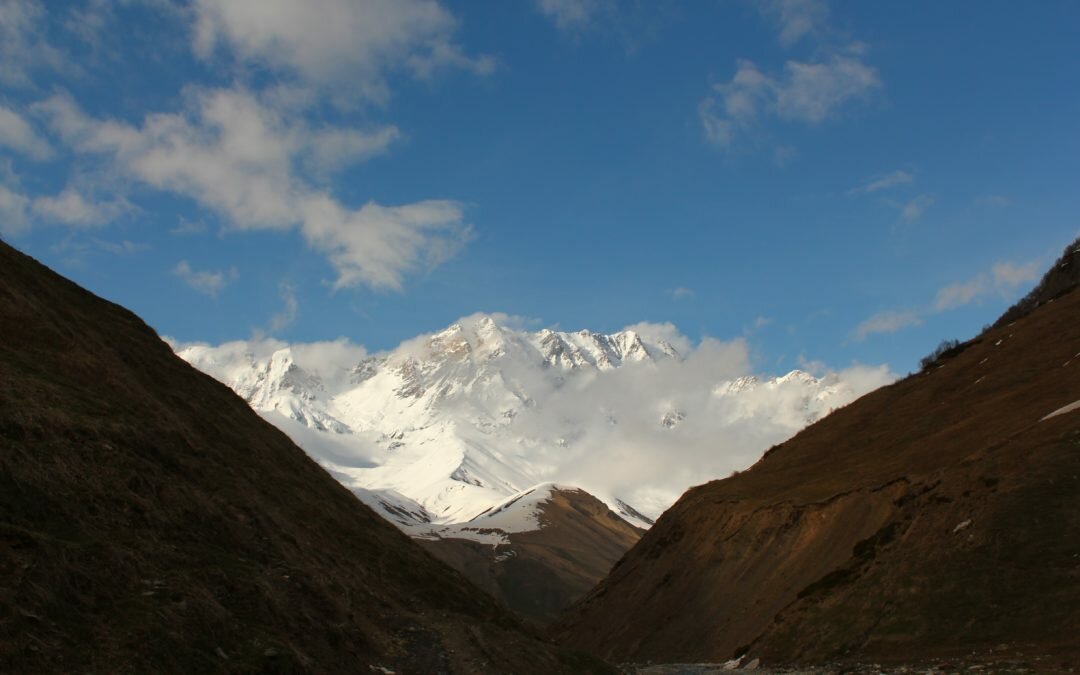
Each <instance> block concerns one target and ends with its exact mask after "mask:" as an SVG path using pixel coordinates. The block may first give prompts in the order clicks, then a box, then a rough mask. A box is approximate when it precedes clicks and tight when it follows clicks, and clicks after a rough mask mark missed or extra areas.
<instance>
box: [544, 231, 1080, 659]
mask: <svg viewBox="0 0 1080 675" xmlns="http://www.w3.org/2000/svg"><path fill="white" fill-rule="evenodd" d="M1073 248H1075V247H1073ZM1070 258H1071V253H1070V256H1067V257H1066V258H1065V259H1063V261H1062V262H1066V261H1068V260H1070ZM1062 262H1059V263H1058V265H1057V266H1055V271H1052V272H1051V275H1060V274H1062V273H1063V269H1064V268H1062V267H1061V265H1062ZM1048 278H1050V277H1049V275H1048ZM1054 278H1055V279H1056V278H1057V277H1056V276H1055V277H1054ZM1056 284H1057V281H1054V280H1053V279H1051V281H1049V282H1046V281H1044V284H1043V285H1042V287H1049V286H1050V285H1055V287H1054V288H1053V289H1051V290H1050V291H1048V296H1047V297H1042V296H1040V297H1038V298H1035V299H1034V300H1033V301H1032V303H1030V304H1031V305H1032V306H1031V307H1030V308H1029V309H1028V310H1026V312H1022V313H1021V314H1020V315H1018V316H1020V317H1021V318H1018V319H1017V320H1016V321H1015V323H1013V322H1008V321H1007V322H1004V323H1002V324H1000V325H998V326H997V327H995V328H992V329H990V330H988V331H986V332H985V333H983V334H982V335H981V336H980V337H979V338H977V339H976V340H973V341H971V342H969V343H966V344H965V345H962V346H961V347H962V348H959V349H956V350H954V351H952V352H950V354H948V355H947V356H946V357H943V358H941V359H939V360H938V361H937V362H936V363H934V364H933V365H932V366H931V367H930V368H929V369H928V370H927V371H926V372H925V373H922V374H919V375H915V376H912V377H909V378H907V379H905V380H903V381H901V382H897V383H896V384H893V385H891V386H889V387H885V388H883V389H880V390H878V391H876V392H874V393H872V394H869V395H867V396H865V397H863V398H862V399H860V400H858V401H856V402H855V403H853V404H851V405H849V406H847V407H846V408H843V409H841V410H839V411H836V412H834V413H833V414H832V415H830V416H829V417H827V418H825V419H824V420H822V421H821V422H818V423H817V424H814V425H812V426H811V427H809V428H807V429H805V430H804V431H803V432H801V433H800V434H798V435H797V436H796V437H795V438H793V439H791V440H790V441H788V442H786V443H784V444H782V445H780V446H778V447H776V448H774V449H773V450H772V451H770V452H769V453H767V455H766V456H765V457H764V458H763V459H762V460H761V461H759V462H758V463H757V464H756V465H755V466H754V467H753V468H751V469H750V470H748V471H746V472H743V473H741V474H739V475H736V476H733V477H730V478H727V479H724V480H719V481H715V482H712V483H709V484H707V485H702V486H700V487H697V488H694V489H692V490H690V491H688V492H687V493H686V494H685V495H684V496H683V497H682V498H681V499H680V500H679V502H678V503H677V504H676V505H675V506H674V507H672V508H671V509H670V510H669V511H668V512H667V513H665V514H664V515H663V516H662V517H661V518H660V520H659V521H658V522H657V524H656V525H655V526H654V527H653V528H652V529H651V530H650V531H649V532H648V533H647V534H646V535H645V536H644V537H643V538H642V540H641V541H640V543H639V544H638V545H637V546H635V547H634V548H633V549H631V551H630V552H629V553H628V554H627V555H626V556H625V557H624V558H623V559H622V560H621V561H620V562H619V563H618V564H617V565H616V567H615V569H614V571H613V572H612V574H611V575H610V576H609V578H608V579H607V580H605V581H604V582H603V583H602V584H600V585H599V586H598V587H597V588H596V589H594V590H593V591H592V592H591V593H590V594H589V595H588V596H587V597H586V598H585V600H583V601H582V602H581V603H579V604H578V605H577V606H575V608H573V609H572V610H571V612H570V613H569V614H568V615H567V616H566V617H565V618H564V619H563V620H562V622H561V624H560V625H559V626H558V628H557V630H556V634H557V636H558V639H559V640H561V642H562V643H564V644H568V645H574V646H577V647H581V648H585V649H589V650H592V651H593V652H594V653H596V654H599V655H603V656H605V657H609V658H611V659H615V660H633V661H645V660H652V661H654V662H655V661H660V662H664V661H681V662H685V661H723V660H726V659H730V658H732V657H733V656H736V655H741V654H746V653H748V657H747V658H760V659H761V663H762V664H766V665H768V664H791V663H802V664H806V663H809V664H813V663H822V662H826V661H830V662H835V661H844V660H852V661H854V660H861V661H864V662H875V663H888V662H904V661H908V662H910V661H918V660H923V659H930V658H949V659H961V660H962V659H969V658H970V659H977V660H989V661H991V662H995V661H996V662H1013V661H1016V660H1021V661H1025V662H1026V663H1028V664H1029V665H1033V666H1034V667H1038V668H1049V669H1067V668H1070V667H1075V666H1080V640H1078V639H1077V636H1080V291H1077V290H1075V282H1074V283H1073V284H1072V288H1073V290H1069V289H1068V288H1064V287H1058V286H1056ZM1055 413H1056V414H1055ZM1036 659H1038V660H1036ZM1010 667H1011V666H1010Z"/></svg>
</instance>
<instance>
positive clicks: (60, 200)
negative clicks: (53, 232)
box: [33, 187, 131, 227]
mask: <svg viewBox="0 0 1080 675" xmlns="http://www.w3.org/2000/svg"><path fill="white" fill-rule="evenodd" d="M129 210H131V205H130V204H128V203H127V202H126V201H124V200H122V199H115V200H112V201H102V202H94V201H89V200H87V199H86V198H85V197H83V196H82V194H80V193H79V191H77V190H75V189H74V188H71V187H67V188H65V189H64V190H63V191H62V192H61V193H60V194H58V195H56V196H55V197H38V198H36V199H35V200H34V204H33V211H34V215H36V216H38V217H39V218H41V219H43V220H45V221H48V222H53V223H60V224H62V225H71V226H73V227H99V226H102V225H107V224H108V223H111V222H112V221H114V220H116V219H117V218H119V217H120V216H121V215H123V214H124V213H126V212H127V211H129Z"/></svg>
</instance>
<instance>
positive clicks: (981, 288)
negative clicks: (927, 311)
mask: <svg viewBox="0 0 1080 675" xmlns="http://www.w3.org/2000/svg"><path fill="white" fill-rule="evenodd" d="M1041 269H1042V267H1041V265H1040V262H1039V261H1038V260H1032V261H1030V262H1027V263H1022V264H1021V263H1014V262H1009V261H1006V262H999V263H995V264H994V265H993V266H992V267H991V268H990V271H989V272H984V273H982V274H979V275H978V276H976V277H974V278H972V279H968V280H967V281H962V282H959V283H955V284H950V285H948V286H945V287H944V288H942V289H941V290H939V291H938V292H937V297H936V298H935V299H934V309H936V310H937V311H939V312H941V311H945V310H949V309H955V308H957V307H963V306H965V305H970V304H971V303H973V302H975V301H976V300H980V299H982V298H984V297H987V296H989V295H993V294H998V295H1000V296H1001V297H1007V296H1008V295H1009V294H1010V293H1012V292H1013V291H1015V290H1016V289H1017V288H1018V287H1020V286H1022V285H1024V284H1028V283H1032V282H1034V281H1035V280H1037V279H1038V278H1039V272H1040V270H1041Z"/></svg>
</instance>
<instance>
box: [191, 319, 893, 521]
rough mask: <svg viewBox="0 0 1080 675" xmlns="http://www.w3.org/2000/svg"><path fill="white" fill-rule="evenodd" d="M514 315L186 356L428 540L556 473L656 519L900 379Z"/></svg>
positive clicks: (627, 513)
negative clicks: (762, 363) (371, 348)
mask: <svg viewBox="0 0 1080 675" xmlns="http://www.w3.org/2000/svg"><path fill="white" fill-rule="evenodd" d="M507 323H508V322H507V321H506V319H505V318H504V317H501V316H499V315H483V314H479V315H474V316H471V317H467V318H464V319H461V320H460V321H458V322H457V323H455V324H453V325H452V326H450V327H448V328H446V329H445V330H442V331H439V332H437V333H433V334H431V335H425V336H420V337H418V338H415V339H412V340H409V341H406V342H405V343H403V344H402V345H401V346H399V347H397V348H396V349H394V350H392V351H390V352H387V353H382V354H377V355H367V354H365V353H363V352H362V351H360V350H358V349H356V348H351V349H350V348H344V347H343V345H342V344H341V343H340V342H332V343H322V344H321V345H319V344H316V345H287V344H284V343H278V342H273V341H269V342H261V343H260V342H253V343H243V342H241V343H227V344H224V345H220V346H209V345H202V344H196V345H177V353H178V354H179V355H180V356H181V357H182V358H184V359H185V360H187V361H188V362H190V363H191V364H192V365H194V366H196V367H197V368H199V369H201V370H203V371H204V372H206V373H208V374H210V375H212V376H214V377H216V378H217V379H219V380H221V381H222V382H224V383H225V384H227V385H228V386H230V387H231V388H232V389H233V390H234V391H236V392H237V393H238V394H240V396H241V397H243V398H244V399H245V400H246V401H248V403H250V404H251V406H252V407H253V408H255V409H256V410H258V411H259V412H260V413H262V414H263V415H264V417H266V419H267V420H269V421H271V422H272V423H274V424H275V425H277V426H279V427H280V428H281V429H282V430H284V431H285V432H286V433H288V434H289V435H290V436H291V437H292V438H293V439H294V440H295V441H296V442H297V443H298V444H299V445H300V446H301V447H303V448H304V449H305V450H307V451H308V453H309V454H311V455H312V456H313V457H314V458H316V459H317V460H318V461H319V462H320V463H321V464H322V465H323V466H324V467H326V468H327V470H329V471H330V472H331V473H332V474H333V475H334V476H335V477H336V478H337V479H338V480H339V481H341V482H342V483H343V484H345V485H346V486H347V487H349V488H350V489H352V490H353V491H354V492H355V493H356V494H357V495H359V496H360V497H361V499H363V500H364V501H365V502H367V503H368V504H370V505H372V506H375V507H376V509H377V510H380V511H381V512H382V513H383V514H384V515H386V516H387V517H388V518H389V519H391V520H392V521H393V522H395V523H396V524H397V525H399V526H400V527H402V528H403V529H405V530H407V531H408V532H409V533H410V534H413V535H419V536H425V537H427V536H431V535H432V534H433V533H435V534H437V533H438V532H439V531H440V530H439V528H440V527H442V526H445V525H449V524H455V523H465V522H467V521H469V520H470V519H472V518H475V517H477V516H478V515H480V514H481V513H483V512H485V511H486V510H489V509H491V508H493V507H495V506H496V505H498V504H499V503H501V502H504V501H506V500H510V499H513V498H514V496H515V495H518V494H520V493H522V492H524V491H527V490H531V489H533V488H534V487H535V486H536V485H538V484H541V483H545V482H549V481H557V482H558V483H560V484H564V485H567V486H573V487H576V488H581V489H583V490H585V491H587V492H589V493H590V494H593V495H596V496H597V497H598V498H600V499H601V500H602V501H603V502H604V503H606V504H607V505H608V506H609V507H611V509H612V510H614V511H615V512H617V513H619V514H620V515H621V516H622V517H623V518H625V519H626V520H627V521H629V522H630V523H632V524H633V525H635V526H638V527H648V526H649V525H650V524H651V519H652V518H653V517H655V516H656V515H658V514H659V513H660V512H661V511H662V510H663V509H664V508H666V507H667V506H668V505H669V504H670V503H671V502H673V501H674V500H675V499H676V498H677V497H678V495H679V494H680V493H681V492H682V491H683V490H684V489H685V488H687V487H689V486H690V485H692V484H696V483H700V482H703V481H705V480H708V479H710V478H713V477H716V476H717V475H726V474H727V473H730V472H731V471H733V470H737V469H742V468H745V467H746V466H748V465H749V464H751V463H752V462H753V461H754V460H756V459H757V458H758V457H759V456H760V455H761V453H762V452H764V450H765V449H766V448H768V447H769V446H770V445H772V444H774V443H776V442H779V441H782V440H784V439H786V438H787V437H789V436H790V435H791V434H793V433H794V432H796V431H798V430H799V429H801V428H802V427H804V426H805V425H806V424H808V423H811V422H813V421H815V420H817V419H819V418H821V417H822V416H824V415H826V414H828V413H829V412H830V411H831V410H833V409H834V408H837V407H840V406H843V405H845V404H847V403H849V402H851V401H853V400H854V399H856V398H857V397H858V396H859V395H861V394H863V393H865V392H866V391H867V390H869V389H872V388H874V387H876V386H879V385H880V384H883V383H885V382H887V381H889V379H890V376H889V375H888V373H887V371H885V370H883V369H877V370H873V369H867V370H868V372H869V373H870V374H871V376H870V377H862V378H847V377H845V375H844V374H830V375H826V376H823V377H820V378H818V377H814V376H812V375H810V374H808V373H805V372H801V371H793V372H791V373H789V374H787V375H785V376H783V377H778V378H758V377H753V376H747V375H746V374H745V364H744V363H743V362H742V361H741V360H740V359H739V358H738V357H735V358H733V357H731V356H730V355H727V354H726V353H724V352H723V351H722V350H718V351H719V352H720V354H719V355H713V354H711V353H710V352H709V350H708V349H696V350H695V349H694V348H693V347H691V346H690V344H689V342H688V341H686V340H685V338H682V337H681V336H678V335H677V333H674V332H673V331H672V329H671V327H670V326H648V325H645V326H643V327H638V328H637V329H628V330H623V331H620V332H617V333H614V334H609V335H605V334H600V333H594V332H590V331H587V330H583V331H578V332H559V331H554V330H549V329H545V330H541V331H538V332H529V331H525V330H521V329H518V328H514V327H511V326H508V325H507ZM673 343H678V345H679V347H678V348H677V347H676V346H675V344H673ZM729 361H730V362H731V363H729ZM630 458H633V459H634V460H641V459H643V458H644V459H645V460H647V461H646V463H647V465H648V466H649V467H652V468H651V469H650V470H646V471H644V472H641V473H640V474H638V475H630V474H628V473H627V471H629V470H630V468H631V467H630V465H631V464H640V463H641V462H640V461H635V462H628V461H626V460H627V459H630ZM658 467H663V468H664V470H662V471H658V470H655V469H656V468H658Z"/></svg>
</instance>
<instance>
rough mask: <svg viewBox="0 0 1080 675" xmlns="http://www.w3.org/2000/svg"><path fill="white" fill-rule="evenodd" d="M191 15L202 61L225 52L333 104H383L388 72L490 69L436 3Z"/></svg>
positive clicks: (354, 0) (245, 1) (211, 8)
mask: <svg viewBox="0 0 1080 675" xmlns="http://www.w3.org/2000/svg"><path fill="white" fill-rule="evenodd" d="M192 11H193V12H194V16H195V30H194V43H193V46H194V50H195V53H196V54H197V55H198V56H199V57H201V58H203V59H209V58H211V57H212V56H213V55H214V53H215V51H217V50H218V49H219V48H220V47H228V48H229V49H230V50H231V53H232V54H233V55H234V56H235V57H236V58H237V59H239V60H241V61H243V62H247V63H252V64H256V65H259V66H264V67H270V68H272V69H273V70H275V71H278V72H280V73H283V74H286V75H288V76H291V77H292V78H294V79H295V80H296V81H298V82H300V83H302V84H304V85H310V86H313V87H316V88H318V89H320V90H322V91H324V92H330V93H332V94H333V95H334V96H338V97H349V96H356V97H359V98H363V99H369V100H376V101H381V100H384V99H386V97H387V96H388V95H389V88H388V86H387V83H386V75H387V72H388V71H392V70H396V69H401V68H404V69H406V70H408V71H411V72H412V73H413V74H414V75H416V76H418V77H427V76H429V75H430V74H431V73H432V72H434V71H435V70H438V69H443V68H459V69H465V70H468V71H471V72H474V73H477V74H480V75H485V74H488V73H490V72H492V70H493V69H494V66H495V63H494V60H493V59H491V57H487V56H475V57H474V56H469V55H467V54H465V53H464V52H463V51H462V49H461V47H460V46H458V45H457V44H456V43H455V42H454V40H453V35H454V32H455V31H456V29H457V21H456V20H455V19H454V17H453V16H452V15H451V14H450V13H449V12H448V11H446V9H444V8H443V7H442V6H441V5H440V4H439V3H438V2H434V1H433V0H314V1H312V0H196V2H195V3H194V6H193V8H192Z"/></svg>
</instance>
